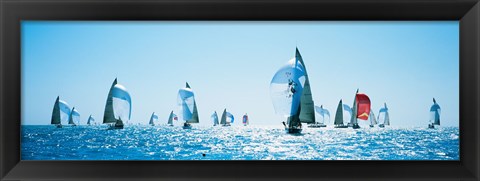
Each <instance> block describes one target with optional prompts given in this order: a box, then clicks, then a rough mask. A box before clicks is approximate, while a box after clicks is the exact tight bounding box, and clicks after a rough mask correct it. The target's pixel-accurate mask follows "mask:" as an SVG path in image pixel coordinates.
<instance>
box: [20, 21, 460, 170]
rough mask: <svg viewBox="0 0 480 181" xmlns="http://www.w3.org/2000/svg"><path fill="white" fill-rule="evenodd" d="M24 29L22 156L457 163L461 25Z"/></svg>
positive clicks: (54, 25) (177, 24) (38, 24)
mask: <svg viewBox="0 0 480 181" xmlns="http://www.w3.org/2000/svg"><path fill="white" fill-rule="evenodd" d="M21 30H22V32H21V50H22V52H21V57H22V58H21V67H22V68H21V90H22V94H21V100H22V102H21V104H22V108H21V114H22V115H21V119H22V120H21V124H22V125H21V135H20V141H21V143H20V146H21V160H199V161H200V160H319V161H321V160H460V155H459V153H460V147H459V144H460V142H459V135H460V130H459V122H460V118H459V109H460V108H459V102H460V101H459V89H460V88H459V79H460V78H459V74H460V72H459V22H458V21H355V22H353V21H338V22H336V21H304V22H302V21H295V22H292V21H144V22H142V21H140V22H138V21H136V22H131V21H22V22H21Z"/></svg>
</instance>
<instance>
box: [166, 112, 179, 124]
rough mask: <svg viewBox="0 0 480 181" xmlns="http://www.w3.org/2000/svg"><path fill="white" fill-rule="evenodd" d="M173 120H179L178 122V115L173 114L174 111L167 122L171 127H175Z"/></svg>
mask: <svg viewBox="0 0 480 181" xmlns="http://www.w3.org/2000/svg"><path fill="white" fill-rule="evenodd" d="M173 120H175V121H177V120H178V117H177V115H176V114H175V113H173V111H172V112H170V116H168V122H167V124H168V125H169V126H173Z"/></svg>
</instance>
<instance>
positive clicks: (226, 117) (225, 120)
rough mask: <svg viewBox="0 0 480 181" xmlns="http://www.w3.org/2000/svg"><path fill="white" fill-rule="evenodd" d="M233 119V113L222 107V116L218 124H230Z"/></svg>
mask: <svg viewBox="0 0 480 181" xmlns="http://www.w3.org/2000/svg"><path fill="white" fill-rule="evenodd" d="M234 120H235V118H234V117H233V114H232V113H230V112H227V109H224V110H223V113H222V118H221V119H220V124H221V125H222V126H230V125H231V124H232V123H233V121H234Z"/></svg>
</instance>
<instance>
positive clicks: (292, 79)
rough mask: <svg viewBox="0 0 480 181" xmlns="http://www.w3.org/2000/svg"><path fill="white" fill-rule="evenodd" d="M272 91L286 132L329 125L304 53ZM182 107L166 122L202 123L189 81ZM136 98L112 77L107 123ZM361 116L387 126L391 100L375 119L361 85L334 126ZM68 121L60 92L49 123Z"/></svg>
mask: <svg viewBox="0 0 480 181" xmlns="http://www.w3.org/2000/svg"><path fill="white" fill-rule="evenodd" d="M270 96H271V99H272V103H273V106H274V109H275V112H276V113H277V114H278V115H280V116H282V117H283V118H282V119H281V120H282V123H283V125H284V128H285V131H286V132H287V133H294V134H295V133H301V131H302V123H307V124H308V127H309V128H322V127H327V125H326V124H325V117H328V120H330V112H329V111H328V110H327V109H326V108H324V107H323V105H321V106H315V105H314V101H313V98H312V91H311V88H310V80H309V77H308V73H307V68H306V66H305V63H304V61H303V58H302V56H301V54H300V52H299V50H298V48H296V51H295V57H294V58H292V59H291V60H289V61H288V62H287V63H286V64H285V65H284V66H282V67H280V69H278V70H277V71H276V72H275V74H274V76H273V78H272V80H271V82H270ZM177 97H178V99H177V100H178V101H177V104H178V107H179V110H180V111H179V116H177V115H176V114H175V113H174V111H171V112H170V115H169V118H168V121H167V125H169V126H173V125H174V124H173V121H174V120H175V121H176V120H178V119H179V118H178V117H180V119H181V120H182V121H183V126H182V127H183V128H184V129H190V128H192V125H191V124H194V123H199V116H198V108H197V103H196V101H195V94H194V92H193V90H192V88H191V87H190V85H189V84H188V82H187V83H186V86H185V87H184V88H180V89H179V90H178V96H177ZM131 112H132V100H131V97H130V93H129V92H128V91H127V89H126V88H125V87H124V86H123V85H121V84H118V82H117V79H116V78H115V80H114V81H113V83H112V85H111V86H110V90H109V93H108V95H107V100H106V105H105V110H104V117H103V123H104V124H106V125H108V126H109V129H123V127H124V125H125V123H126V122H128V121H129V120H130V118H131ZM440 112H441V109H440V106H439V105H438V103H437V102H436V100H435V98H433V105H432V106H431V108H430V120H429V124H428V128H435V126H439V125H440ZM315 113H318V115H319V116H321V117H322V118H321V122H320V121H318V122H317V121H316V116H315ZM347 115H349V116H348V118H349V119H347ZM211 119H212V122H213V126H217V125H221V126H224V127H228V126H231V124H233V123H234V120H235V118H234V116H233V114H232V113H230V112H228V111H227V109H224V110H223V112H222V115H221V118H220V120H219V117H218V114H217V112H216V111H214V112H213V114H212V115H211ZM359 120H363V121H369V126H370V127H374V126H375V125H377V124H378V127H379V128H384V127H385V126H389V125H390V116H389V112H388V107H387V104H386V103H384V106H383V107H382V108H380V110H379V113H378V117H377V118H375V114H374V112H373V111H372V110H371V102H370V98H369V97H368V96H367V95H366V94H364V93H359V89H357V91H356V93H355V96H354V101H353V104H352V106H351V107H350V106H349V105H347V104H344V103H343V101H342V99H340V101H339V103H338V106H337V109H336V111H335V118H334V123H333V124H334V128H348V127H351V128H353V129H358V128H360V125H359V124H358V121H359ZM157 121H158V115H156V114H155V112H153V113H152V115H151V117H150V121H149V123H148V124H149V125H151V126H155V122H157ZM62 122H66V123H67V124H66V125H69V126H76V125H77V124H80V113H79V112H78V110H77V109H76V108H75V107H73V108H72V109H70V106H69V105H68V104H67V102H65V101H64V100H61V99H60V96H57V99H56V100H55V103H54V107H53V112H52V118H51V124H52V125H55V126H56V127H57V128H62V127H63V126H64V125H63V124H62ZM94 122H95V119H94V117H93V116H92V115H90V116H89V118H88V120H87V125H91V124H93V123H94ZM242 124H243V125H244V126H247V125H249V117H248V115H247V113H245V115H243V117H242Z"/></svg>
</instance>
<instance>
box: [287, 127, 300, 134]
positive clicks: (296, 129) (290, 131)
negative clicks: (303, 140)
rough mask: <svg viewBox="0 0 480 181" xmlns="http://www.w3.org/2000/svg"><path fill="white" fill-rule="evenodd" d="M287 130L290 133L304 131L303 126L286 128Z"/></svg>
mask: <svg viewBox="0 0 480 181" xmlns="http://www.w3.org/2000/svg"><path fill="white" fill-rule="evenodd" d="M285 132H287V133H289V134H300V133H301V132H302V129H301V128H285Z"/></svg>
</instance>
